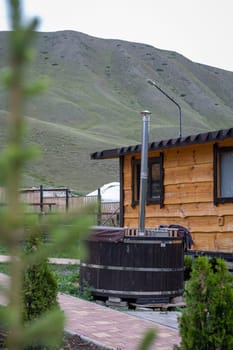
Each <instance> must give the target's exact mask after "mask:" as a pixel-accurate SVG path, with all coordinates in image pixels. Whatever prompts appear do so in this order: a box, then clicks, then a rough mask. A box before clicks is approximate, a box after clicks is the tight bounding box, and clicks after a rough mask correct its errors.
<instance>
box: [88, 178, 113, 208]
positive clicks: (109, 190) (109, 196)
mask: <svg viewBox="0 0 233 350" xmlns="http://www.w3.org/2000/svg"><path fill="white" fill-rule="evenodd" d="M100 195H101V202H103V203H107V202H108V203H114V202H120V183H119V182H110V183H108V184H106V185H103V186H102V187H100ZM87 196H88V197H89V196H98V189H97V190H95V191H93V192H91V193H88V194H87Z"/></svg>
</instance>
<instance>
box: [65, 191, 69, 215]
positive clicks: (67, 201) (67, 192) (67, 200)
mask: <svg viewBox="0 0 233 350" xmlns="http://www.w3.org/2000/svg"><path fill="white" fill-rule="evenodd" d="M68 208H69V190H68V188H66V211H68Z"/></svg>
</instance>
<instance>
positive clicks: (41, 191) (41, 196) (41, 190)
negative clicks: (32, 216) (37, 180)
mask: <svg viewBox="0 0 233 350" xmlns="http://www.w3.org/2000/svg"><path fill="white" fill-rule="evenodd" d="M43 202H44V198H43V185H40V213H41V214H43V209H44V206H43Z"/></svg>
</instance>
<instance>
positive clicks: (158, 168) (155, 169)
mask: <svg viewBox="0 0 233 350" xmlns="http://www.w3.org/2000/svg"><path fill="white" fill-rule="evenodd" d="M140 172H141V160H140V159H134V158H133V159H132V206H133V207H134V206H135V205H137V204H138V203H139V196H140ZM147 182H148V186H147V204H150V203H152V204H156V203H157V204H160V206H161V207H162V206H163V155H162V153H161V154H160V156H159V157H153V158H149V159H148V181H147Z"/></svg>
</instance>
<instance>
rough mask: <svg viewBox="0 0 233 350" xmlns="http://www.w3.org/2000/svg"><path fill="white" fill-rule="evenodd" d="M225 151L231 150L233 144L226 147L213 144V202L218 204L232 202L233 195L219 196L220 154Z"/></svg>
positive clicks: (232, 150) (232, 149)
mask: <svg viewBox="0 0 233 350" xmlns="http://www.w3.org/2000/svg"><path fill="white" fill-rule="evenodd" d="M226 152H233V146H228V147H219V146H218V145H217V144H214V157H213V158H214V164H213V169H214V204H215V205H218V204H220V203H232V202H233V195H232V197H221V196H220V185H221V183H220V181H221V174H220V157H221V155H222V154H224V153H226Z"/></svg>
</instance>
